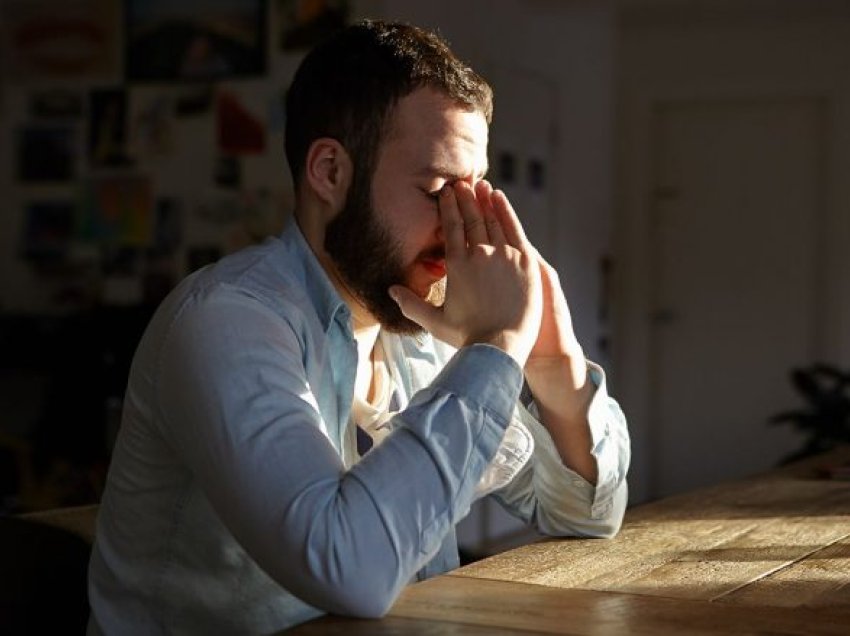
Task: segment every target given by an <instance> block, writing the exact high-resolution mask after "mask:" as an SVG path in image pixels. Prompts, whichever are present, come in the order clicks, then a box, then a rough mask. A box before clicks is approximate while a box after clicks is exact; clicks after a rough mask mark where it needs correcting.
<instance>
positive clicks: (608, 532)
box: [585, 515, 623, 539]
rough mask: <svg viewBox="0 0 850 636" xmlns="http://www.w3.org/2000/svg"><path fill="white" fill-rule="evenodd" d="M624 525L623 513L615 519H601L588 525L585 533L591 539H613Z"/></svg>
mask: <svg viewBox="0 0 850 636" xmlns="http://www.w3.org/2000/svg"><path fill="white" fill-rule="evenodd" d="M622 525H623V517H622V515H621V516H619V517H617V518H613V519H608V518H606V519H600V520H599V521H598V522H597V523H593V524H591V525H588V527H587V528H586V530H585V534H586V536H587V537H588V538H589V539H613V538H614V537H616V536H617V533H619V532H620V528H621V527H622Z"/></svg>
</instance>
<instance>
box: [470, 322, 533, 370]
mask: <svg viewBox="0 0 850 636" xmlns="http://www.w3.org/2000/svg"><path fill="white" fill-rule="evenodd" d="M473 344H487V345H491V346H493V347H496V348H498V349H501V350H502V351H504V352H505V353H507V354H508V355H509V356H510V357H511V358H513V359H514V360H515V361H516V363H517V364H518V365H519V367H520V368H521V369H524V368H525V367H526V365H527V363H528V354H529V347H528V346H523V339H522V338H521V337H519V336H516V335H513V334H512V333H511V332H509V331H496V332H493V333H491V334H486V335H480V336H476V337H470V338H468V339H467V341H466V342H464V346H469V345H473Z"/></svg>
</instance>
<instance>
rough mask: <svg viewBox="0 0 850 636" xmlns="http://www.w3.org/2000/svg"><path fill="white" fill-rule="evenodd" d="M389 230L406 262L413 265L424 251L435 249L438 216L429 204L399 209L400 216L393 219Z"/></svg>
mask: <svg viewBox="0 0 850 636" xmlns="http://www.w3.org/2000/svg"><path fill="white" fill-rule="evenodd" d="M397 209H399V208H397ZM388 228H389V230H390V232H391V236H393V237H394V239H395V241H396V244H397V245H398V246H399V248H400V250H401V256H402V259H403V260H404V262H405V263H412V262H413V260H415V259H416V257H417V256H419V254H420V253H421V252H422V251H424V250H427V249H430V248H433V247H434V245H435V243H436V242H437V235H438V231H439V220H438V214H437V212H436V209H434V208H433V206H429V205H427V204H425V205H418V206H409V207H407V208H406V209H399V214H397V215H396V216H395V217H394V218H393V219H391V222H390V224H389V225H388Z"/></svg>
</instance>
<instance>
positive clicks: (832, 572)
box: [717, 536, 850, 612]
mask: <svg viewBox="0 0 850 636" xmlns="http://www.w3.org/2000/svg"><path fill="white" fill-rule="evenodd" d="M717 600H719V601H721V602H724V603H735V604H737V605H753V606H763V607H768V606H774V607H798V606H804V607H813V608H817V607H831V608H836V607H840V608H844V609H846V610H847V611H848V612H850V536H848V537H845V538H844V539H842V540H841V541H837V542H835V543H833V544H832V545H829V546H826V547H824V548H822V549H820V550H818V551H816V552H814V553H813V554H811V555H810V556H808V557H807V558H805V559H802V560H800V561H798V562H796V563H794V564H792V565H790V566H789V567H787V568H783V569H781V570H778V571H777V572H775V573H773V574H771V575H770V576H767V577H764V578H762V579H760V580H758V581H755V582H753V583H752V584H751V585H747V586H746V587H742V588H740V589H737V590H734V591H732V592H731V593H729V594H726V595H724V596H721V597H720V598H718V599H717Z"/></svg>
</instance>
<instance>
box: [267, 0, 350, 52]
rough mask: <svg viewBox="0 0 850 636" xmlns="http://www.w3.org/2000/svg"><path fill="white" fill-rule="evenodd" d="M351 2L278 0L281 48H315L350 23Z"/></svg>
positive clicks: (339, 0)
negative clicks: (349, 7)
mask: <svg viewBox="0 0 850 636" xmlns="http://www.w3.org/2000/svg"><path fill="white" fill-rule="evenodd" d="M348 13H349V11H348V0H277V21H278V37H277V41H278V47H279V48H280V49H281V50H282V51H299V50H306V49H310V48H312V47H313V46H314V45H316V44H318V43H319V42H321V41H322V40H324V39H326V38H327V37H328V36H330V35H332V34H333V33H335V32H336V31H339V30H340V29H342V28H343V27H345V25H346V24H347V23H348Z"/></svg>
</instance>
